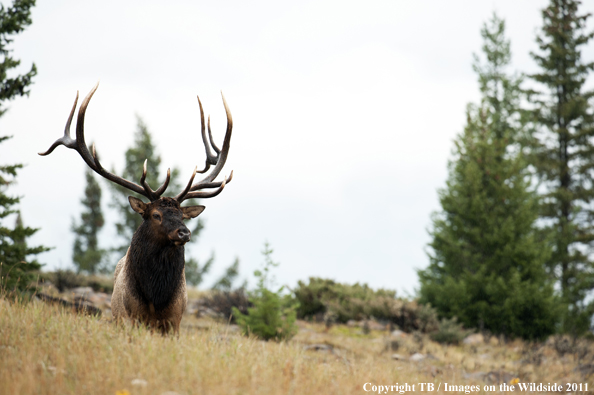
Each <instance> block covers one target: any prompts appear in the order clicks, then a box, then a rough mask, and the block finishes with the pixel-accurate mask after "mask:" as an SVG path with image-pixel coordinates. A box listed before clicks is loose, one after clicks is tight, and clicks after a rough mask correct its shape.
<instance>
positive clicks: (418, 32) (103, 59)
mask: <svg viewBox="0 0 594 395" xmlns="http://www.w3.org/2000/svg"><path fill="white" fill-rule="evenodd" d="M1 3H3V4H8V2H6V1H4V0H2V1H1ZM168 4H175V5H174V6H170V5H167V6H166V5H165V3H164V2H162V1H146V0H144V1H126V2H122V1H111V0H104V1H101V2H90V1H80V0H78V1H62V0H52V1H38V5H37V7H36V8H34V9H33V15H32V17H33V24H32V25H31V26H30V27H29V28H28V29H27V30H26V31H25V32H24V33H22V34H21V35H19V36H18V37H17V38H16V40H15V41H14V45H13V48H14V53H13V55H14V56H15V57H16V58H19V59H21V60H22V63H23V68H22V69H21V71H26V70H28V68H29V67H30V64H31V63H32V62H35V64H36V65H37V68H38V75H37V77H36V78H35V80H34V85H33V86H32V87H31V94H30V96H29V97H28V98H23V99H17V100H15V101H13V102H10V103H9V111H8V112H7V113H6V114H5V115H4V116H3V117H2V118H0V135H6V134H10V135H14V138H13V139H11V140H8V141H7V142H4V143H2V144H1V145H0V163H2V164H8V163H15V162H22V163H25V164H26V167H25V168H24V169H23V170H22V171H21V172H20V173H19V177H18V184H17V185H16V186H15V187H13V188H11V191H12V193H13V194H19V195H22V196H24V197H23V199H22V201H21V210H22V213H23V218H24V221H25V224H26V225H28V226H32V227H39V228H41V230H40V231H39V232H38V233H37V234H36V235H35V236H34V237H32V239H31V243H32V244H35V243H36V244H44V245H46V246H53V247H54V249H53V250H52V251H51V252H48V253H45V254H43V255H40V257H39V258H40V260H41V261H42V262H44V263H46V266H45V268H46V269H48V270H51V269H55V268H67V267H69V266H70V265H71V255H72V243H73V234H72V233H71V231H70V225H71V221H72V218H78V216H79V215H80V211H81V205H80V203H79V202H80V199H81V197H82V193H83V189H84V170H85V167H86V165H85V164H84V162H83V160H82V159H81V158H80V157H79V156H78V154H77V153H76V152H75V151H73V150H68V149H66V148H65V147H59V148H58V149H56V150H55V151H54V152H53V153H52V154H51V155H50V156H48V157H40V156H38V155H37V152H42V151H45V150H46V149H47V148H48V147H49V146H50V145H51V143H53V142H54V140H56V139H57V138H58V137H60V136H62V134H63V130H64V125H65V122H66V119H67V117H68V113H69V111H70V108H71V106H72V103H73V100H74V97H75V95H76V91H77V90H80V94H81V96H82V97H84V96H85V95H86V94H87V93H88V91H89V90H90V89H91V88H92V87H93V85H94V84H95V83H96V82H97V81H98V80H99V79H100V80H101V84H100V86H99V90H98V91H97V93H96V94H95V96H94V98H93V100H92V101H91V104H90V106H89V108H88V110H87V116H86V122H85V126H86V128H85V129H86V138H87V141H95V142H96V146H97V150H98V152H99V153H100V155H101V157H102V163H103V165H104V166H106V167H108V168H110V167H112V166H115V167H116V169H118V170H121V169H122V168H123V162H124V152H125V150H126V149H127V148H128V147H129V146H130V145H131V143H132V141H133V136H134V131H135V129H136V117H135V115H136V114H138V115H139V116H140V117H142V118H143V120H144V121H145V122H146V124H147V125H148V127H149V130H150V131H151V133H152V135H153V138H154V141H155V142H156V145H157V147H158V151H159V153H160V154H161V157H162V163H163V166H164V168H163V172H164V171H165V169H166V168H167V167H174V166H177V167H179V168H180V169H181V171H182V180H183V182H185V180H187V179H189V177H190V173H191V171H192V170H193V169H194V166H196V165H198V166H199V167H200V166H202V164H203V163H204V149H203V146H202V142H201V139H200V136H199V130H200V121H199V111H198V106H197V102H196V95H197V94H199V95H200V98H201V100H202V103H203V105H204V107H205V111H206V112H207V113H209V114H211V116H212V124H213V131H214V134H215V139H216V141H217V142H219V144H220V142H221V141H222V138H223V134H224V130H225V112H224V108H223V105H222V102H221V98H220V91H221V90H222V91H223V92H224V94H225V97H226V99H227V102H228V104H229V106H230V109H231V112H232V114H233V120H234V129H233V138H232V141H231V150H230V155H229V159H228V161H227V164H226V167H225V170H223V173H225V174H228V173H229V172H230V171H231V170H234V179H233V181H232V182H231V183H230V184H229V185H228V186H227V187H226V188H225V190H224V191H223V193H222V194H221V195H219V196H217V197H216V198H212V199H208V200H204V201H203V204H204V205H206V207H207V209H206V211H205V212H204V214H202V218H204V220H205V224H206V227H205V229H204V231H203V233H202V234H201V236H200V240H199V243H198V244H197V245H194V246H192V247H191V248H190V249H189V250H188V251H187V254H190V255H192V256H195V257H197V258H199V259H203V260H204V259H206V258H207V257H208V256H209V255H210V254H211V252H213V251H214V252H215V254H216V263H215V267H214V268H213V270H212V273H211V275H209V276H208V277H207V279H206V281H205V283H204V284H203V285H202V287H206V286H208V285H209V284H211V283H212V281H214V279H215V277H217V276H218V275H219V274H220V273H221V272H222V271H223V270H224V268H225V267H226V266H228V265H229V264H230V263H231V262H232V261H233V259H234V257H236V256H237V257H239V258H240V260H241V274H242V276H243V277H244V278H248V279H252V281H251V283H252V284H254V281H253V276H252V272H253V270H254V269H256V268H257V267H258V266H259V265H260V264H261V262H262V257H261V254H260V251H261V250H262V246H263V243H264V241H266V240H268V241H269V242H270V244H271V246H272V247H273V248H274V250H275V252H274V255H273V258H274V259H275V260H276V261H278V262H280V263H281V265H280V267H279V268H278V269H277V270H276V275H277V281H278V282H279V283H281V284H288V285H290V286H293V285H295V284H296V282H297V281H298V280H307V278H308V277H310V276H319V277H324V278H332V279H335V280H338V281H341V282H348V283H354V282H364V283H368V284H369V285H371V286H373V287H374V288H378V287H385V288H391V289H396V290H397V291H398V293H399V294H400V295H406V294H413V293H414V290H415V288H416V287H418V280H417V275H416V270H417V269H421V268H424V267H426V266H427V264H428V258H427V255H426V252H425V249H426V245H427V243H428V242H429V236H428V233H427V229H428V227H429V225H430V214H431V212H433V211H435V210H438V209H439V204H438V200H437V190H438V189H439V188H443V187H444V185H445V180H446V176H447V171H446V165H447V161H448V158H450V157H451V148H452V140H453V139H454V137H455V136H456V134H457V133H459V132H460V131H461V130H462V128H463V126H464V121H465V108H466V105H467V103H469V102H472V101H475V102H476V101H477V99H478V97H479V95H478V84H477V78H476V75H475V74H474V72H473V71H472V54H473V53H479V52H480V46H481V38H480V34H479V31H480V28H481V26H482V24H483V23H484V22H485V21H486V20H487V19H488V18H490V16H491V15H492V13H493V12H494V11H496V12H497V13H498V14H499V15H500V16H501V17H503V18H504V19H505V20H506V22H507V35H508V37H509V38H510V39H511V42H512V51H513V67H512V68H511V69H510V72H511V71H514V70H517V71H522V72H531V71H534V70H535V65H534V63H533V61H532V59H531V58H530V56H529V52H530V51H535V50H537V47H536V44H535V41H534V38H535V35H536V33H537V31H538V28H539V27H540V26H541V24H542V19H541V14H540V10H541V9H542V8H543V7H544V6H545V5H546V4H547V1H544V0H526V1H517V0H506V1H493V0H492V1H476V0H473V1H454V0H449V1H443V0H430V1H429V0H428V1H401V0H390V1H365V2H362V1H320V0H316V1H300V2H279V1H249V2H246V1H217V2H199V1H176V2H170V3H168ZM585 11H588V12H592V11H594V2H585V4H584V5H582V12H585ZM589 27H590V28H591V29H592V28H593V27H594V24H593V23H592V21H590V23H589ZM593 45H594V44H590V45H589V46H588V47H587V48H585V49H584V52H583V56H584V58H585V59H587V60H588V61H591V60H593V59H594V47H593ZM138 177H140V174H139V175H138ZM134 181H135V182H138V180H137V179H135V180H134ZM105 185H106V183H105V182H103V181H102V186H105ZM178 192H179V191H169V193H170V194H171V195H175V194H177V193H178ZM109 199H110V194H109V191H108V189H107V187H105V188H104V206H105V208H106V210H107V202H108V201H109ZM114 218H115V217H114V214H113V213H112V214H108V223H107V224H106V227H105V229H104V231H103V232H102V235H101V243H102V245H103V246H104V247H109V246H110V245H113V244H114V243H115V241H114V234H115V232H114V229H113V228H114V225H113V220H114ZM114 260H115V259H114Z"/></svg>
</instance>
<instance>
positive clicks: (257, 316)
mask: <svg viewBox="0 0 594 395" xmlns="http://www.w3.org/2000/svg"><path fill="white" fill-rule="evenodd" d="M272 252H273V250H272V249H270V246H269V244H268V243H265V244H264V251H262V254H263V255H264V267H263V270H262V271H260V270H256V271H255V272H254V275H255V276H256V278H257V279H258V287H257V288H256V290H255V291H253V292H250V293H249V301H250V302H251V303H253V307H250V308H248V312H247V314H244V313H242V312H241V311H239V309H238V308H237V307H233V308H232V311H233V315H234V316H235V319H236V321H237V324H238V325H239V326H240V328H241V329H242V332H243V333H244V334H245V335H249V334H252V335H255V336H257V337H259V338H260V339H263V340H270V339H273V340H276V341H280V340H288V339H290V338H291V337H293V336H294V335H295V334H296V333H297V326H296V325H295V320H296V319H297V312H296V310H297V305H296V303H295V300H294V299H293V298H292V297H291V296H290V295H283V294H282V293H283V290H284V287H280V289H279V290H278V291H276V292H273V291H271V290H270V289H269V288H270V287H271V286H272V283H273V279H271V278H269V276H270V273H269V272H270V269H271V268H272V267H276V266H278V263H275V262H273V261H272V258H271V255H272Z"/></svg>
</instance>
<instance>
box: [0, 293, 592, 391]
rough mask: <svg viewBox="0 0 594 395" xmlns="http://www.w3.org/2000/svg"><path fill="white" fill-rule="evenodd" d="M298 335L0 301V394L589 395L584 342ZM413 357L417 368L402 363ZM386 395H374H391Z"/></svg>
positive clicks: (356, 331) (340, 329)
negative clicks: (154, 326)
mask: <svg viewBox="0 0 594 395" xmlns="http://www.w3.org/2000/svg"><path fill="white" fill-rule="evenodd" d="M298 324H299V332H298V334H297V335H296V336H295V337H294V338H293V339H291V340H290V341H288V342H282V343H275V342H264V341H260V340H257V339H255V338H249V337H245V336H242V335H240V334H239V331H238V330H237V327H236V326H234V325H228V324H226V323H222V322H217V321H215V320H212V319H207V318H196V317H195V316H193V315H189V314H188V315H186V316H185V317H184V319H183V320H182V329H181V331H180V335H179V337H176V336H167V337H163V336H161V335H157V334H152V333H151V332H150V331H149V330H147V329H145V328H142V327H140V328H134V327H132V326H129V325H125V326H117V325H115V324H114V323H113V322H111V319H110V317H109V314H105V315H104V316H103V317H102V318H96V317H89V316H82V315H77V314H73V313H72V312H71V311H69V310H68V309H62V308H59V307H56V306H51V305H46V304H44V303H42V302H40V301H34V302H30V303H26V304H21V303H13V302H9V301H8V300H6V299H0V383H2V384H1V385H0V393H1V394H114V395H128V394H130V395H133V394H158V395H165V394H167V395H174V394H180V395H181V394H188V395H189V394H364V393H373V391H372V389H373V388H376V392H375V393H377V392H378V391H379V390H380V387H379V386H380V385H384V386H386V385H388V386H393V385H394V386H395V385H397V384H398V385H403V384H405V383H407V384H409V386H411V387H410V389H412V385H413V384H414V385H415V387H414V388H415V391H414V392H422V391H421V388H420V383H433V384H434V385H435V390H436V391H434V393H452V391H451V389H452V388H451V385H456V386H458V387H456V388H457V389H461V388H460V387H459V386H468V387H462V389H463V388H466V389H468V388H471V389H479V391H478V392H480V393H484V392H485V385H493V386H494V387H487V388H495V389H496V392H500V391H499V389H500V387H499V385H500V384H501V383H503V382H505V383H507V384H514V383H517V382H520V383H545V384H546V383H558V384H562V385H564V386H566V385H567V383H569V384H571V383H576V384H580V383H581V384H583V385H585V384H586V383H587V384H588V388H589V389H590V390H591V389H592V388H594V385H593V383H592V380H591V377H590V376H589V375H591V373H592V369H593V368H592V365H591V363H589V362H588V361H591V356H592V347H591V344H590V342H589V341H586V340H580V341H579V344H577V343H576V344H573V345H572V344H571V342H570V339H568V338H551V339H549V341H548V342H547V343H543V344H528V343H524V342H521V341H517V340H516V341H511V342H502V341H500V340H498V339H495V338H493V337H492V338H490V339H489V340H486V341H483V342H480V343H477V344H470V345H469V344H462V345H456V346H453V345H449V346H446V345H441V344H438V343H435V342H433V341H431V340H429V338H428V337H426V336H424V335H421V334H405V333H400V334H397V335H396V336H393V335H392V334H391V333H390V332H389V330H373V328H372V330H371V331H369V333H366V332H367V331H362V330H361V328H359V327H357V326H346V325H335V326H332V327H330V328H327V327H326V326H324V325H323V324H318V323H312V322H305V321H300V322H298ZM564 345H565V347H566V349H563V346H564ZM415 354H417V355H422V356H423V358H422V359H421V360H419V361H413V360H411V356H413V355H415ZM413 359H414V358H413ZM366 383H369V384H368V385H367V386H365V384H366ZM445 383H447V384H448V385H449V386H450V387H448V388H449V390H448V391H445V390H444V388H445ZM473 385H474V387H471V386H473ZM364 386H365V387H364ZM374 386H376V387H374ZM424 388H425V389H426V388H427V387H426V386H425V387H424ZM438 388H439V390H437V389H438ZM582 388H585V387H582ZM392 389H396V387H389V388H388V389H387V392H383V391H382V393H397V391H394V392H392ZM366 390H368V391H366ZM564 390H565V387H564ZM518 391H519V390H518V388H517V386H516V392H518ZM411 392H412V391H411ZM457 392H458V393H467V391H465V390H463V391H457ZM473 392H474V391H473ZM489 392H491V391H489Z"/></svg>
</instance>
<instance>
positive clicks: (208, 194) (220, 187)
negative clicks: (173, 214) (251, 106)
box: [178, 176, 232, 204]
mask: <svg viewBox="0 0 594 395" xmlns="http://www.w3.org/2000/svg"><path fill="white" fill-rule="evenodd" d="M231 178H232V177H231V176H230V177H229V178H227V179H224V180H223V181H221V182H217V183H212V186H211V187H210V188H215V186H214V184H218V189H217V190H216V191H212V192H188V193H187V194H186V195H185V196H183V197H182V199H181V200H179V199H178V202H179V203H180V204H181V202H183V201H184V200H187V199H194V198H198V199H206V198H211V197H215V196H217V195H218V194H219V193H221V192H222V191H223V189H224V188H225V185H227V182H228V181H229V180H231ZM205 188H208V187H205Z"/></svg>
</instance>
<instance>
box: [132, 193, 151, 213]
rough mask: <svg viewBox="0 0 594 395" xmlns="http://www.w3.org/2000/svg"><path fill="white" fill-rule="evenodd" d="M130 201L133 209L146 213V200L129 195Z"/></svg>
mask: <svg viewBox="0 0 594 395" xmlns="http://www.w3.org/2000/svg"><path fill="white" fill-rule="evenodd" d="M128 201H129V202H130V207H132V210H134V211H136V212H137V213H138V214H140V215H144V211H145V210H146V206H147V204H146V203H145V202H143V201H142V200H140V199H138V198H135V197H134V196H128Z"/></svg>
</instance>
